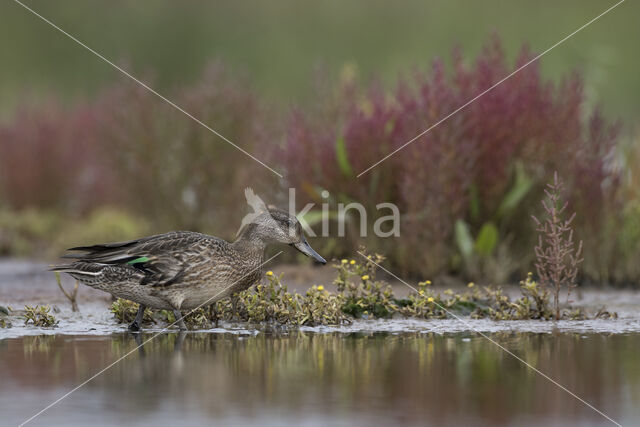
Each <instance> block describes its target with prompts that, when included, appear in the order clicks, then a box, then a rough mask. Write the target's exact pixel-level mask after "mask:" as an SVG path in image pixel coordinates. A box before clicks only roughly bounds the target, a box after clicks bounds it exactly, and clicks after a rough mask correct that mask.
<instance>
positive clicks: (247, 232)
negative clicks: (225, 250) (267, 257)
mask: <svg viewBox="0 0 640 427" xmlns="http://www.w3.org/2000/svg"><path fill="white" fill-rule="evenodd" d="M232 245H233V247H235V248H236V249H237V250H238V251H240V252H245V253H247V254H250V255H251V256H255V257H257V258H260V259H262V257H263V256H264V251H265V249H266V247H267V244H266V242H265V241H264V239H263V238H262V237H261V236H260V235H259V234H258V231H257V227H256V225H255V224H248V225H247V226H245V227H244V228H243V229H242V231H241V232H240V235H239V236H238V238H237V239H236V240H235V242H233V243H232Z"/></svg>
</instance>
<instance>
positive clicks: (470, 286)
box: [467, 282, 476, 288]
mask: <svg viewBox="0 0 640 427" xmlns="http://www.w3.org/2000/svg"><path fill="white" fill-rule="evenodd" d="M475 285H476V284H475V283H473V282H469V284H468V285H467V288H473V287H474V286H475Z"/></svg>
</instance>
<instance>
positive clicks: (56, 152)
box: [0, 104, 116, 213]
mask: <svg viewBox="0 0 640 427" xmlns="http://www.w3.org/2000/svg"><path fill="white" fill-rule="evenodd" d="M95 131H96V118H95V116H94V114H93V111H92V110H91V108H89V107H87V106H80V107H77V108H75V109H73V110H71V111H65V110H64V109H62V108H61V107H60V106H59V105H56V104H48V105H44V106H41V107H39V108H33V109H26V108H23V109H22V110H20V111H19V112H18V113H17V114H16V116H15V117H14V119H13V121H12V122H11V123H10V124H8V125H5V126H2V127H0V199H2V200H4V201H5V202H6V203H8V205H9V206H11V207H13V208H16V209H22V208H28V207H36V208H57V209H63V210H66V211H67V212H68V213H82V212H86V211H87V210H89V209H91V208H93V207H95V206H97V205H99V204H105V203H109V202H110V201H113V199H114V198H115V197H116V195H115V193H116V191H114V190H115V188H116V187H115V186H114V182H113V180H111V179H110V177H109V175H108V174H107V173H106V171H105V168H104V167H103V164H102V162H101V155H100V150H99V147H97V146H96V144H95V141H94V136H95Z"/></svg>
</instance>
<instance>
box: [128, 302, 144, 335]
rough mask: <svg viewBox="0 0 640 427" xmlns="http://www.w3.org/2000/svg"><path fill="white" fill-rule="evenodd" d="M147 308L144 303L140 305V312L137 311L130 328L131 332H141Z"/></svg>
mask: <svg viewBox="0 0 640 427" xmlns="http://www.w3.org/2000/svg"><path fill="white" fill-rule="evenodd" d="M146 309H147V307H145V306H144V305H142V304H140V307H138V312H137V313H136V318H135V319H134V320H133V322H131V324H130V325H129V330H130V331H131V332H139V331H140V328H141V327H142V318H143V317H144V311H145V310H146Z"/></svg>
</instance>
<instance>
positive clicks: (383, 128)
mask: <svg viewBox="0 0 640 427" xmlns="http://www.w3.org/2000/svg"><path fill="white" fill-rule="evenodd" d="M532 57H533V54H532V53H531V52H530V51H529V50H528V49H527V48H523V49H522V51H521V53H520V54H519V56H518V58H517V59H516V61H515V63H514V64H509V63H508V61H507V59H506V54H505V52H504V51H503V49H502V47H501V44H500V41H499V39H498V38H497V37H494V38H493V39H492V40H491V41H490V42H489V43H488V44H487V46H486V47H485V48H484V49H483V51H482V52H481V53H480V54H479V55H478V57H477V58H476V59H475V61H468V60H466V58H463V57H462V56H461V54H460V53H459V52H456V53H454V57H453V71H452V72H451V73H448V72H447V71H446V67H445V65H444V63H443V62H442V61H439V60H437V61H435V62H434V65H433V67H432V69H431V70H430V71H429V72H417V73H415V75H414V77H413V78H401V79H400V81H399V83H398V85H397V88H396V89H395V90H393V91H385V90H384V89H381V88H380V87H379V86H376V85H373V86H371V87H369V88H366V89H364V90H358V89H357V88H354V86H353V85H350V86H349V87H348V90H345V91H344V95H343V96H342V97H341V98H340V97H339V96H338V99H337V101H336V99H335V96H334V94H333V93H330V94H328V95H326V94H325V93H321V94H319V96H318V97H317V98H316V99H314V101H317V102H323V99H326V103H327V104H331V105H333V104H337V105H336V106H334V108H333V109H332V110H331V112H330V113H327V114H326V117H323V116H322V115H321V114H320V115H317V114H304V113H303V112H301V111H297V112H296V114H295V116H294V117H293V118H292V120H291V123H290V126H289V132H288V134H287V140H286V144H285V150H284V151H285V154H284V155H283V156H282V158H283V160H284V162H285V165H286V168H287V179H288V180H289V182H290V183H291V185H293V186H295V187H297V188H298V189H300V190H303V191H301V192H300V193H303V192H304V191H306V192H307V193H308V198H309V200H306V201H304V202H305V203H306V202H310V201H318V200H320V191H321V190H323V189H326V190H328V191H329V192H330V194H331V195H332V196H333V197H335V199H336V201H358V202H360V203H362V204H363V205H365V207H366V208H367V211H368V212H370V213H373V212H375V211H376V210H375V206H376V204H378V203H382V202H392V203H395V204H396V205H397V206H398V208H399V209H400V212H401V214H402V224H401V240H402V242H401V244H398V243H399V242H392V241H391V239H377V240H376V239H373V238H370V240H369V241H368V242H367V243H366V246H367V247H369V248H370V249H372V250H379V251H381V252H385V253H387V254H388V255H389V258H390V260H391V261H392V262H393V263H394V264H396V266H398V267H400V269H401V270H404V271H405V272H411V273H414V274H417V273H420V274H422V275H427V276H432V275H434V274H438V273H443V272H445V273H446V272H448V271H451V270H454V272H456V271H457V270H459V269H460V268H461V267H460V262H459V258H460V254H459V250H458V249H457V248H456V243H455V240H454V227H455V224H456V222H457V221H458V220H461V221H464V223H466V224H468V225H469V233H470V234H471V235H473V236H477V235H479V234H480V232H481V231H482V229H483V227H485V226H486V225H487V224H491V227H490V228H491V229H493V230H497V233H496V234H498V238H497V243H496V244H495V247H493V248H490V249H491V250H487V251H486V252H487V257H494V258H496V259H498V260H500V257H501V256H502V255H501V254H507V255H508V256H506V257H505V258H508V259H505V261H504V262H502V264H501V265H499V266H498V267H496V269H503V270H507V269H510V270H511V271H513V270H514V269H518V268H519V269H520V270H521V272H524V271H525V270H524V269H525V268H526V266H527V265H528V264H529V263H530V261H531V258H530V257H529V256H530V255H529V248H530V247H531V244H532V243H533V242H534V241H535V236H534V235H533V234H532V233H531V231H530V230H529V229H528V227H526V224H524V223H523V221H521V220H520V219H521V218H522V217H523V216H528V215H529V212H530V208H531V203H535V200H536V199H537V197H538V195H539V194H541V193H542V190H543V188H544V184H543V182H544V179H545V176H547V175H548V174H549V173H550V172H551V171H553V170H558V171H559V172H560V173H562V174H563V176H566V177H567V186H568V189H569V190H570V192H571V195H572V199H571V204H572V206H576V207H577V209H579V210H580V211H581V212H582V211H583V209H582V207H583V206H589V208H588V209H584V211H585V213H584V215H583V216H582V217H581V218H580V221H579V223H577V224H576V225H577V226H578V227H579V229H580V230H581V231H584V233H583V234H584V235H586V236H589V240H588V241H587V247H585V252H586V253H587V255H588V259H589V264H590V265H597V266H598V267H597V271H593V272H592V276H593V277H597V276H602V275H603V273H602V272H606V271H608V269H610V267H609V266H610V265H612V264H613V262H614V261H615V254H614V253H613V252H612V251H610V250H609V249H608V248H610V247H611V246H610V245H603V244H602V242H603V241H611V239H612V237H611V236H612V235H615V234H616V233H612V232H611V229H610V227H609V225H610V224H615V223H616V221H615V218H616V215H618V213H619V212H620V209H618V208H617V203H618V202H619V196H618V194H619V187H620V179H619V174H620V173H619V171H617V170H616V169H615V168H612V167H611V161H612V160H611V159H612V158H613V156H612V153H613V152H614V150H615V148H616V142H617V139H618V133H619V127H618V126H617V125H616V124H611V123H609V122H608V121H607V120H605V119H604V118H603V117H602V115H601V114H600V112H599V111H598V110H597V109H596V110H593V111H586V108H587V107H586V106H585V104H584V102H583V99H584V94H583V92H584V91H583V87H582V81H581V79H580V76H579V75H577V74H575V73H574V74H570V75H568V76H566V77H565V78H563V79H562V80H561V81H560V83H558V84H556V83H554V82H552V81H550V80H548V79H545V78H544V77H543V76H542V75H541V73H540V70H539V67H538V64H537V63H535V62H534V63H532V64H530V65H529V66H527V67H526V68H524V69H522V70H521V71H519V72H518V73H517V74H515V75H514V76H513V77H511V78H510V79H508V80H506V81H504V82H503V83H502V84H500V85H498V86H496V87H495V88H494V89H493V90H491V91H490V92H487V93H486V94H485V95H484V96H482V97H480V98H478V99H477V100H476V101H475V102H473V103H472V104H470V105H469V106H468V107H467V108H465V109H462V110H460V111H459V112H458V113H456V114H455V115H453V116H451V117H450V118H449V119H448V120H446V121H444V122H442V123H441V124H439V125H438V126H437V127H435V128H433V129H432V130H430V131H429V132H428V133H426V134H424V135H423V136H422V137H420V138H419V139H418V140H416V141H415V142H413V143H412V144H410V145H408V146H407V147H405V148H404V149H402V150H401V151H399V152H398V153H396V154H395V155H393V156H391V157H389V158H388V159H387V160H385V161H384V162H382V163H380V164H379V165H377V166H376V167H374V168H373V169H371V170H369V171H368V172H367V173H366V174H364V175H362V176H360V177H358V178H356V175H357V174H358V173H360V172H362V171H364V170H365V169H367V168H369V167H370V166H371V165H373V164H374V163H375V162H377V161H379V160H380V159H382V158H383V157H385V156H386V155H388V154H390V153H392V152H393V151H394V150H396V149H398V148H399V147H401V146H402V145H403V144H405V143H406V142H408V141H409V140H411V139H412V138H414V137H415V136H416V135H418V134H420V133H421V132H423V131H424V130H425V129H427V128H429V127H430V126H432V125H433V124H434V123H436V122H438V121H439V120H440V119H442V118H443V117H446V116H447V115H448V114H449V113H451V112H452V111H454V110H456V109H457V108H458V107H460V106H461V105H463V104H465V103H466V102H467V101H469V100H470V99H473V98H474V97H475V96H477V95H478V94H479V93H482V92H483V91H484V90H486V89H488V88H490V87H491V86H492V85H494V84H495V83H497V82H498V81H499V80H500V79H502V78H503V77H505V76H507V75H509V74H510V73H511V72H512V71H513V70H514V69H516V68H518V67H520V66H522V65H523V64H525V63H527V61H529V60H530V59H531V58H532ZM585 117H587V119H586V120H585ZM308 165H313V166H312V167H311V168H310V167H309V166H308ZM519 170H520V171H521V173H520V175H521V176H522V177H524V179H522V180H523V181H527V182H531V185H527V186H526V188H527V189H526V191H524V192H521V193H520V194H517V196H518V197H517V198H514V197H511V196H513V195H514V194H513V193H512V190H513V189H514V186H515V184H516V183H517V180H518V171H519ZM523 188H524V187H523ZM300 193H299V194H300ZM510 193H511V194H510ZM514 200H515V202H514ZM593 201H597V203H593ZM506 205H510V208H509V209H504V207H505V206H506ZM370 222H371V221H370ZM356 227H357V225H356ZM485 228H486V227H485ZM516 236H517V238H515V237H516ZM349 243H350V244H351V245H352V246H353V249H355V248H356V247H357V245H358V242H357V240H355V239H353V240H351V241H349V240H347V241H346V242H345V241H341V244H340V245H339V247H340V248H343V249H344V251H345V252H347V251H349V247H348V246H349ZM336 255H340V254H336ZM598 260H602V261H601V262H598V263H596V261H598ZM514 265H515V266H514ZM507 276H508V274H507Z"/></svg>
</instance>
